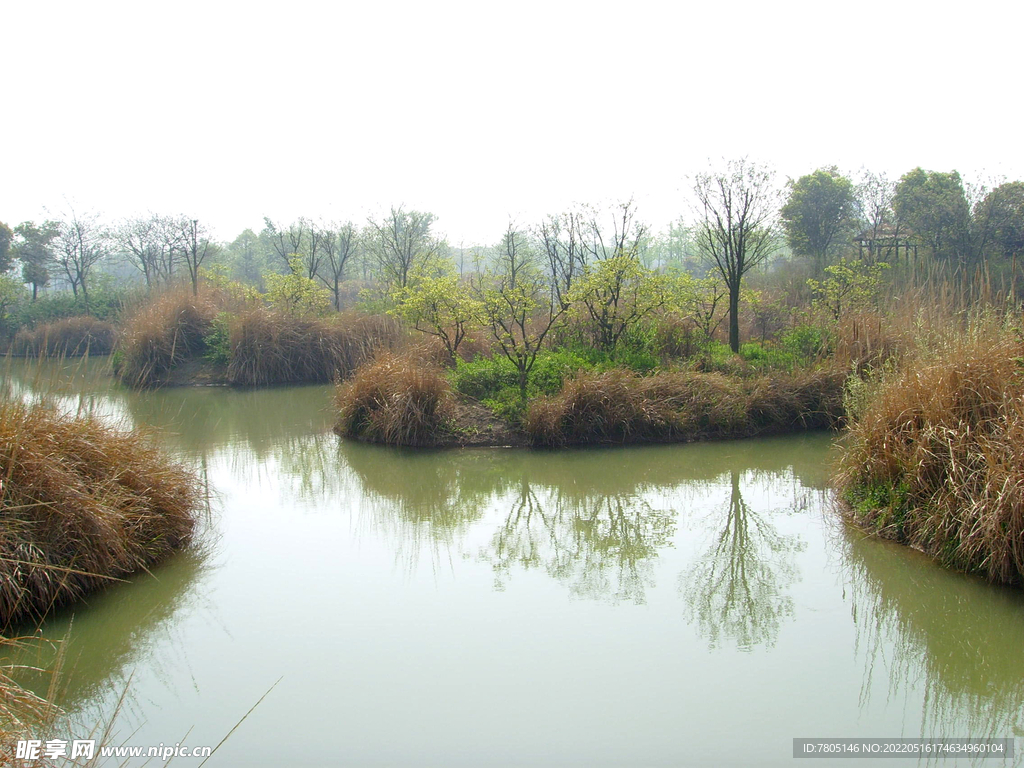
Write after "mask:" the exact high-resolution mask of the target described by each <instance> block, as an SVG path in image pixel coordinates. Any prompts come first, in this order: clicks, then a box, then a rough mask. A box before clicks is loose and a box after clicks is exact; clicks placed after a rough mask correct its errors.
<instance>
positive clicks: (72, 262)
mask: <svg viewBox="0 0 1024 768" xmlns="http://www.w3.org/2000/svg"><path fill="white" fill-rule="evenodd" d="M56 230H57V236H56V238H55V240H54V259H55V261H56V264H57V267H58V268H59V269H60V271H61V272H62V273H63V274H64V276H65V277H66V278H67V279H68V282H69V283H70V284H71V291H72V292H73V293H74V295H75V298H78V295H79V293H81V295H82V299H83V301H85V304H86V306H88V305H89V291H88V283H89V276H90V274H91V272H92V268H93V267H94V266H95V265H96V263H97V262H99V261H100V259H102V258H103V257H104V256H106V255H107V250H108V243H107V235H106V232H105V231H104V230H103V228H102V227H101V226H100V225H99V221H98V217H97V216H96V214H92V213H88V214H82V215H79V214H78V213H76V212H75V210H74V209H73V208H71V209H70V210H69V213H67V214H65V215H64V216H62V217H61V218H59V219H57V220H56Z"/></svg>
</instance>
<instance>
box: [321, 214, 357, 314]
mask: <svg viewBox="0 0 1024 768" xmlns="http://www.w3.org/2000/svg"><path fill="white" fill-rule="evenodd" d="M318 231H319V232H320V233H321V243H320V246H321V250H322V252H323V259H322V261H321V262H320V265H319V271H318V272H317V277H318V278H320V282H322V283H323V284H324V285H325V286H327V288H328V289H329V290H330V291H331V293H332V294H333V295H334V308H335V309H337V310H340V309H341V282H342V281H343V280H344V279H345V269H346V267H347V266H348V264H349V262H350V261H352V259H353V257H354V256H355V254H356V251H357V250H358V248H359V233H358V231H357V230H356V227H355V225H354V224H353V223H352V222H351V221H347V222H345V223H344V224H341V225H339V224H324V225H321V226H320V228H319V230H318Z"/></svg>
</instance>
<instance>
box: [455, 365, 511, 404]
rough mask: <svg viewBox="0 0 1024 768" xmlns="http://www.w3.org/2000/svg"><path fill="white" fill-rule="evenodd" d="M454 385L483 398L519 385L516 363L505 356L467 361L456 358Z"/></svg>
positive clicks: (471, 395)
mask: <svg viewBox="0 0 1024 768" xmlns="http://www.w3.org/2000/svg"><path fill="white" fill-rule="evenodd" d="M450 375H451V379H452V386H453V387H454V388H455V390H456V391H457V392H461V393H462V394H464V395H468V396H469V397H473V398H476V399H477V400H483V399H485V398H487V397H492V396H493V395H494V394H495V393H497V392H500V391H501V390H503V389H507V388H509V387H516V386H518V384H517V382H518V378H517V377H518V371H517V369H516V366H515V364H514V363H513V362H512V361H511V360H509V359H508V358H506V357H504V356H495V357H478V358H476V359H475V360H472V361H470V362H466V361H465V360H456V361H455V368H454V370H453V371H452V372H451V374H450Z"/></svg>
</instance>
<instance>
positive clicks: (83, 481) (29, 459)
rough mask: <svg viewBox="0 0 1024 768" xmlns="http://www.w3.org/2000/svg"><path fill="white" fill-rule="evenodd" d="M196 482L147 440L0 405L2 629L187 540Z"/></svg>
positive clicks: (197, 496)
mask: <svg viewBox="0 0 1024 768" xmlns="http://www.w3.org/2000/svg"><path fill="white" fill-rule="evenodd" d="M201 501H202V489H201V486H200V485H199V483H198V481H197V478H196V477H195V476H194V475H193V474H192V473H191V472H189V471H188V470H187V469H186V468H184V467H182V466H180V465H178V464H176V463H174V462H172V461H170V460H169V459H168V458H167V457H165V456H164V455H163V454H162V453H161V452H160V451H159V450H157V448H156V447H155V446H154V445H152V443H151V442H150V441H149V440H147V439H146V438H145V437H143V436H141V435H140V434H138V433H135V432H124V431H118V430H116V429H113V428H110V427H108V426H105V425H103V424H101V423H100V422H98V421H96V420H94V419H91V418H81V417H76V418H73V417H69V416H63V415H60V414H58V413H55V412H53V411H52V410H49V409H47V408H44V407H42V406H34V407H29V406H25V405H23V404H21V403H17V402H0V628H2V627H9V626H11V625H12V624H13V623H16V622H20V621H23V620H28V619H34V618H40V617H42V616H43V615H44V614H46V613H47V612H48V611H49V610H50V609H51V608H53V607H55V606H58V605H61V604H63V603H67V602H70V601H73V600H76V599H78V598H80V597H81V596H82V595H84V594H86V593H87V592H89V591H91V590H93V589H96V588H99V587H102V586H105V585H107V584H109V583H110V581H111V579H117V578H121V577H124V576H127V575H128V574H131V573H134V572H136V571H138V570H141V569H144V568H146V567H148V566H150V565H152V564H154V563H156V562H157V561H159V560H160V559H162V558H164V557H166V556H167V555H168V554H169V553H171V552H172V551H173V550H175V549H177V548H179V547H181V546H183V545H184V544H186V543H187V542H188V541H189V540H190V538H191V536H192V532H193V529H194V526H195V521H196V517H195V515H196V512H197V510H198V508H199V505H200V502H201Z"/></svg>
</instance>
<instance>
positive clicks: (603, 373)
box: [335, 352, 846, 447]
mask: <svg viewBox="0 0 1024 768" xmlns="http://www.w3.org/2000/svg"><path fill="white" fill-rule="evenodd" d="M573 360H575V361H576V363H577V365H579V366H582V365H585V362H584V361H581V360H580V359H579V358H574V357H573V356H572V355H569V354H566V353H564V352H561V353H555V354H552V355H551V356H549V357H548V358H547V359H546V360H545V361H544V364H543V365H541V366H539V367H538V368H537V369H536V371H535V376H534V378H533V380H532V381H531V391H533V392H534V393H535V394H534V396H533V397H531V398H530V399H529V400H528V402H527V403H522V402H521V401H519V400H518V398H517V396H516V395H515V393H514V392H513V391H511V389H510V387H514V384H509V382H508V381H506V379H508V378H509V376H508V373H509V372H508V371H507V370H505V369H506V368H507V366H505V365H503V364H502V363H501V362H498V361H495V360H494V359H490V360H483V361H478V362H477V363H475V364H472V365H465V364H460V365H457V366H456V367H455V369H454V370H451V371H449V372H448V373H447V375H446V374H445V372H444V371H443V370H442V369H441V368H440V367H439V366H438V365H437V363H435V362H431V361H427V360H425V359H424V358H423V357H422V356H417V355H410V354H407V355H401V356H398V355H392V354H388V355H384V356H378V357H377V358H376V359H375V360H374V361H373V362H371V363H369V364H367V365H365V366H363V367H361V368H359V369H358V370H357V371H356V373H355V375H354V376H353V377H352V379H351V380H350V381H348V382H346V383H344V384H341V385H339V387H338V389H337V392H336V396H335V406H336V408H337V410H338V413H339V421H338V425H337V427H336V431H337V432H338V433H339V434H341V435H343V436H348V437H356V438H359V439H362V440H368V441H371V442H381V443H386V444H390V445H413V446H425V445H452V444H463V445H470V444H503V445H518V444H524V445H525V444H529V445H534V446H544V447H560V446H569V445H601V444H624V443H640V442H678V441H688V440H702V439H713V438H729V437H752V436H755V435H764V434H773V433H779V432H790V431H796V430H805V429H814V428H820V427H827V426H834V425H836V424H837V423H838V422H839V421H840V420H841V418H842V414H843V382H844V381H845V379H846V371H845V370H842V369H837V368H826V369H813V370H799V371H796V372H788V373H787V372H776V373H772V374H766V373H750V372H748V373H747V375H742V376H741V375H726V374H723V373H719V372H699V371H693V370H677V371H662V372H654V373H651V374H649V375H641V374H639V373H637V372H636V371H633V370H629V369H624V368H611V369H607V368H606V369H603V370H594V369H591V370H589V371H588V370H586V369H585V368H582V367H580V368H573V367H571V362H572V361H573ZM503 374H504V375H503ZM541 387H546V388H547V389H548V391H551V392H552V393H553V394H543V389H541ZM469 392H472V393H475V394H478V395H482V397H479V398H475V397H473V396H472V395H471V394H468V393H469ZM488 395H490V397H488ZM478 400H482V402H483V403H486V404H487V405H488V406H489V408H485V407H483V406H482V405H480V403H479V402H478ZM481 433H488V434H490V436H491V437H490V438H489V439H487V440H482V439H480V436H481Z"/></svg>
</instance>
